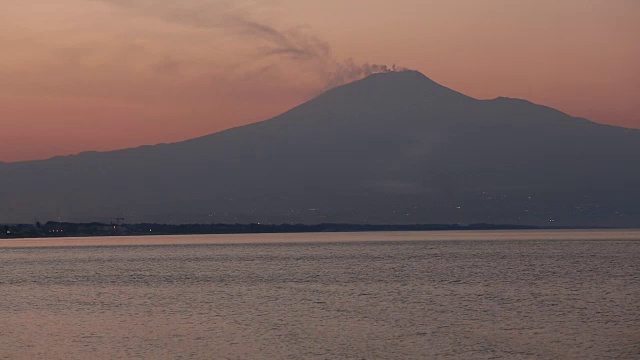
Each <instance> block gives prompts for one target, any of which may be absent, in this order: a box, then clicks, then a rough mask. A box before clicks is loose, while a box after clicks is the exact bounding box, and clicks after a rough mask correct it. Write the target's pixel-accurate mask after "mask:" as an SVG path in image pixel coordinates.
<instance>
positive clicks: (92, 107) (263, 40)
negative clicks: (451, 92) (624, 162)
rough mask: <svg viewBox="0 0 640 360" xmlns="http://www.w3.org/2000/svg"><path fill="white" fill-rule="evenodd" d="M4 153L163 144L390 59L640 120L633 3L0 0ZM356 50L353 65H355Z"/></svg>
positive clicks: (265, 113) (465, 81)
mask: <svg viewBox="0 0 640 360" xmlns="http://www.w3.org/2000/svg"><path fill="white" fill-rule="evenodd" d="M1 6H2V11H0V47H1V48H2V49H3V50H2V53H1V55H0V161H18V160H27V159H40V158H47V157H51V156H54V155H61V154H70V153H77V152H80V151H84V150H108V149H116V148H122V147H131V146H137V145H141V144H154V143H159V142H172V141H178V140H182V139H187V138H191V137H196V136H200V135H204V134H207V133H211V132H215V131H218V130H221V129H225V128H229V127H233V126H236V125H240V124H244V123H248V122H253V121H258V120H263V119H266V118H268V117H270V116H273V115H276V114H278V113H281V112H283V111H285V110H287V109H289V108H290V107H292V106H295V105H297V104H299V103H301V102H303V101H305V100H307V99H309V98H311V97H313V96H314V95H316V94H318V93H319V92H320V91H322V90H323V89H324V88H326V86H327V85H328V84H335V83H339V82H341V81H345V80H349V79H351V78H353V77H354V76H357V75H358V71H357V70H359V69H360V68H359V67H358V65H359V64H364V63H376V64H389V65H390V64H393V63H395V64H398V65H400V66H406V67H409V68H412V69H417V70H420V71H422V72H423V73H425V74H426V75H427V76H429V77H431V78H432V79H433V80H435V81H437V82H439V83H441V84H443V85H445V86H448V87H451V88H454V89H456V90H458V91H461V92H463V93H466V94H468V95H471V96H474V97H478V98H494V97H497V96H509V97H520V98H526V99H529V100H531V101H533V102H537V103H541V104H545V105H548V106H552V107H555V108H558V109H560V110H562V111H565V112H567V113H569V114H571V115H575V116H582V117H586V118H589V119H592V120H594V121H598V122H602V123H608V124H615V125H621V126H627V127H636V128H640V66H638V65H637V64H640V41H639V40H638V34H640V20H639V19H640V1H637V0H606V1H605V0H482V1H479V0H456V1H445V0H438V1H429V0H396V1H382V0H366V1H365V0H352V1H343V0H322V1H307V0H305V1H300V0H260V1H257V0H255V1H250V0H246V1H245V0H236V1H232V0H181V1H170V0H56V1H51V0H3V1H2V5H1ZM349 59H352V60H353V62H349Z"/></svg>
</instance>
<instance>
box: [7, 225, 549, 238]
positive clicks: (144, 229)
mask: <svg viewBox="0 0 640 360" xmlns="http://www.w3.org/2000/svg"><path fill="white" fill-rule="evenodd" d="M524 229H538V227H534V226H525V225H496V224H470V225H460V224H414V225H363V224H316V225H305V224H180V225H175V224H115V223H111V224H107V223H98V222H93V223H66V222H55V221H49V222H47V223H45V224H40V223H38V224H35V225H31V224H21V225H2V226H0V239H2V238H5V239H15V238H56V237H93V236H149V235H196V234H262V233H264V234H267V233H315V232H359V231H432V230H524Z"/></svg>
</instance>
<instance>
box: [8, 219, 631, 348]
mask: <svg viewBox="0 0 640 360" xmlns="http://www.w3.org/2000/svg"><path fill="white" fill-rule="evenodd" d="M0 359H640V231H638V230H559V231H556V230H539V231H537V230H535V231H534V230H527V231H444V232H440V231H432V232H371V233H314V234H262V235H201V236H145V237H106V238H58V239H24V240H2V241H0Z"/></svg>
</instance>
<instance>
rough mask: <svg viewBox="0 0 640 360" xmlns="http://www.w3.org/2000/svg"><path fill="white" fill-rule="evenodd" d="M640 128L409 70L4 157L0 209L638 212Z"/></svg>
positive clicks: (303, 214)
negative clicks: (223, 115) (205, 122)
mask: <svg viewBox="0 0 640 360" xmlns="http://www.w3.org/2000/svg"><path fill="white" fill-rule="evenodd" d="M639 154H640V130H635V129H626V128H620V127H612V126H607V125H602V124H598V123H595V122H591V121H588V120H585V119H581V118H575V117H571V116H569V115H567V114H564V113H562V112H560V111H557V110H555V109H552V108H549V107H545V106H542V105H536V104H533V103H530V102H528V101H522V100H515V101H514V100H511V99H503V100H497V101H495V100H478V99H474V98H472V97H468V96H466V95H463V94H460V93H458V92H456V91H454V90H451V89H448V88H446V87H444V86H442V85H439V84H437V83H435V82H434V81H432V80H430V79H429V78H427V77H426V76H424V75H422V74H421V73H418V72H398V73H385V74H377V75H373V76H370V77H367V78H365V79H363V80H360V81H357V82H354V83H351V84H347V85H343V86H340V87H337V88H334V89H331V90H328V91H326V92H324V93H323V94H321V95H319V96H318V97H316V98H314V99H312V100H310V101H307V102H305V103H304V104H301V105H299V106H297V107H295V108H293V109H291V110H289V111H287V112H285V113H283V114H281V115H279V116H276V117H274V118H271V119H269V120H265V121H262V122H258V123H253V124H248V125H244V126H241V127H236V128H232V129H228V130H225V131H221V132H217V133H213V134H209V135H205V136H202V137H199V138H195V139H190V140H186V141H182V142H176V143H172V144H159V145H154V146H142V147H137V148H130V149H123V150H118V151H112V152H85V153H82V154H78V155H75V156H67V157H56V158H52V159H49V160H40V161H35V162H22V163H12V164H9V166H2V167H0V175H2V176H0V204H4V206H3V205H0V219H2V218H7V219H10V220H11V222H19V220H20V221H24V220H28V219H33V218H34V217H38V218H40V219H48V220H60V219H61V220H70V221H86V220H90V219H93V218H97V217H102V216H107V217H113V218H115V217H125V218H127V219H129V220H131V221H136V222H145V221H157V222H169V223H180V222H182V223H185V222H210V221H217V222H228V223H234V222H247V223H248V222H262V223H288V222H302V223H323V222H324V223H326V222H350V223H389V224H395V223H397V224H404V223H482V222H484V223H512V224H524V225H549V224H551V225H565V226H574V225H580V224H583V225H585V226H586V225H588V226H620V225H623V226H627V225H629V224H634V226H636V225H635V224H637V225H640V217H639V216H638V210H637V209H636V207H635V206H634V201H640V185H638V184H640V171H639V170H635V169H634V168H633V166H629V165H630V164H633V163H637V162H638V160H640V159H639V156H638V155H639Z"/></svg>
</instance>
